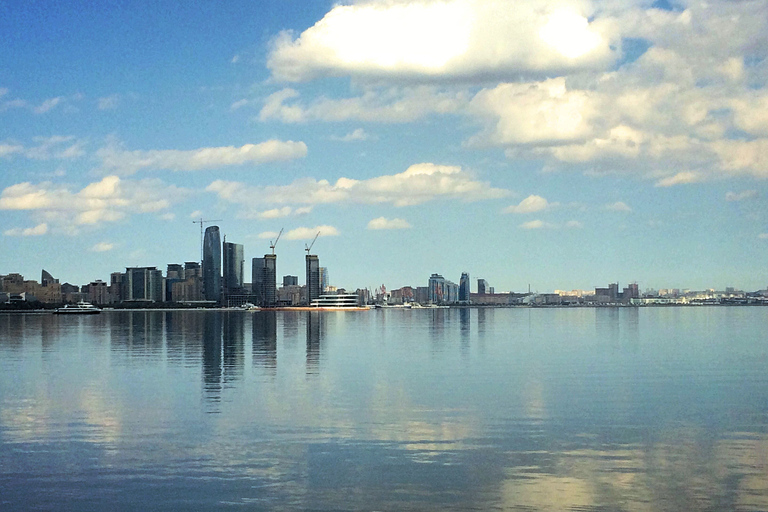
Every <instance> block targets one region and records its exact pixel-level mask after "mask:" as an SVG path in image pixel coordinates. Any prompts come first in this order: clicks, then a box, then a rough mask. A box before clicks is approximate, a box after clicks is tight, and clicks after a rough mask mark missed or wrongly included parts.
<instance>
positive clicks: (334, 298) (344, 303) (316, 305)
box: [309, 293, 371, 311]
mask: <svg viewBox="0 0 768 512" xmlns="http://www.w3.org/2000/svg"><path fill="white" fill-rule="evenodd" d="M309 309H312V310H315V309H317V310H321V311H364V310H368V309H371V308H369V307H368V306H361V305H360V298H359V297H358V296H357V295H356V294H354V293H337V294H327V295H321V296H320V297H318V298H317V299H314V300H313V301H312V302H311V303H310V305H309Z"/></svg>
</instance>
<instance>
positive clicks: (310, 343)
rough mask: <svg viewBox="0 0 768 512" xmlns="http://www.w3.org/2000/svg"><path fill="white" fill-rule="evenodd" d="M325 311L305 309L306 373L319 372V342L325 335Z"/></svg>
mask: <svg viewBox="0 0 768 512" xmlns="http://www.w3.org/2000/svg"><path fill="white" fill-rule="evenodd" d="M326 315H327V313H324V312H322V311H307V313H306V317H305V321H306V325H307V375H311V374H317V373H320V344H321V342H322V340H323V337H324V336H325V328H326V319H327V316H326Z"/></svg>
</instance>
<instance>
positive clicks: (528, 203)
mask: <svg viewBox="0 0 768 512" xmlns="http://www.w3.org/2000/svg"><path fill="white" fill-rule="evenodd" d="M555 204H557V203H550V202H549V201H547V200H546V199H544V198H543V197H541V196H536V195H530V196H528V197H526V198H525V199H523V200H522V201H520V204H518V205H515V206H508V207H506V208H504V210H503V213H533V212H540V211H542V210H546V209H547V208H550V207H552V206H554V205H555Z"/></svg>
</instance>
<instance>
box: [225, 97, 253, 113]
mask: <svg viewBox="0 0 768 512" xmlns="http://www.w3.org/2000/svg"><path fill="white" fill-rule="evenodd" d="M248 103H249V102H248V100H246V99H245V98H243V99H242V100H238V101H236V102H234V103H233V104H232V105H230V106H229V110H237V109H239V108H241V107H244V106H246V105H247V104H248Z"/></svg>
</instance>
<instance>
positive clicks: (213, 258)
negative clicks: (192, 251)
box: [203, 226, 221, 302]
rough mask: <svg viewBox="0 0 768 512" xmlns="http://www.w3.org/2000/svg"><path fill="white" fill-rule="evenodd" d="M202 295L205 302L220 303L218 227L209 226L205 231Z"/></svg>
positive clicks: (219, 244) (219, 238)
mask: <svg viewBox="0 0 768 512" xmlns="http://www.w3.org/2000/svg"><path fill="white" fill-rule="evenodd" d="M203 295H204V296H205V300H213V301H216V302H220V301H221V237H220V236H219V226H210V227H208V228H206V229H205V239H204V240H203Z"/></svg>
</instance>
